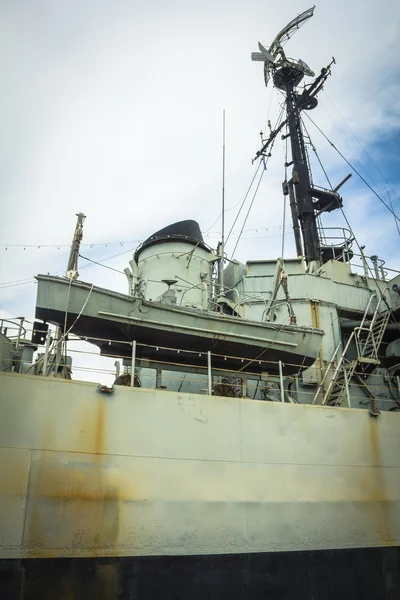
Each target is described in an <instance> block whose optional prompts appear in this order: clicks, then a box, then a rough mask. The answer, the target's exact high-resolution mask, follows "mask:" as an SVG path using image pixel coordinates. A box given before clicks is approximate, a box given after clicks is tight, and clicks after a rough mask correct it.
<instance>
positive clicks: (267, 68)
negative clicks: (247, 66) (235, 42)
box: [251, 6, 315, 85]
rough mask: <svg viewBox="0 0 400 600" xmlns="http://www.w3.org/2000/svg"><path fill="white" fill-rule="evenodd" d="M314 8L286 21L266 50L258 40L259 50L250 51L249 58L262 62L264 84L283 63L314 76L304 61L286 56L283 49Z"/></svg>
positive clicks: (266, 83)
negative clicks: (288, 21)
mask: <svg viewBox="0 0 400 600" xmlns="http://www.w3.org/2000/svg"><path fill="white" fill-rule="evenodd" d="M314 8H315V6H313V7H312V8H309V9H308V10H305V11H304V12H303V13H301V15H299V16H298V17H296V18H295V19H293V20H292V21H290V23H288V24H287V25H286V27H284V28H283V29H282V31H280V32H279V33H278V35H277V36H276V38H275V39H274V41H273V42H272V44H271V45H270V47H269V49H268V50H267V49H266V48H264V46H263V45H262V44H261V43H260V42H258V48H259V50H260V52H252V54H251V60H259V61H262V62H264V79H265V85H268V81H269V77H270V74H271V73H273V72H274V71H275V70H276V69H278V68H280V67H282V66H283V65H284V64H285V63H286V64H292V65H293V66H294V67H296V68H297V69H298V70H299V71H300V72H302V73H303V74H304V75H309V76H310V77H314V73H313V71H312V70H311V69H310V67H309V66H308V65H307V64H306V63H305V62H304V61H302V60H297V61H296V60H295V59H294V58H288V57H287V56H286V54H285V52H284V50H283V45H284V44H286V42H287V41H288V40H290V38H291V37H292V36H293V35H294V34H295V33H296V31H298V30H299V29H300V27H301V26H302V25H304V23H305V22H306V21H308V19H310V18H311V17H312V16H313V14H314Z"/></svg>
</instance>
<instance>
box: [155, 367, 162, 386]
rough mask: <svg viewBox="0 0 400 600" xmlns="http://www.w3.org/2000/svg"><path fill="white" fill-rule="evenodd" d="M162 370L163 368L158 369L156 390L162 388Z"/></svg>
mask: <svg viewBox="0 0 400 600" xmlns="http://www.w3.org/2000/svg"><path fill="white" fill-rule="evenodd" d="M161 377H162V370H161V369H156V390H160V389H161V384H162V379H161Z"/></svg>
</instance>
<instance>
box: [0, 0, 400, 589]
mask: <svg viewBox="0 0 400 600" xmlns="http://www.w3.org/2000/svg"><path fill="white" fill-rule="evenodd" d="M313 12H314V8H311V9H309V10H307V11H305V12H304V13H302V14H300V15H299V16H297V17H296V18H295V19H294V20H292V21H290V22H289V24H288V25H287V26H286V27H284V28H283V29H282V30H281V31H280V32H279V33H278V35H277V36H276V38H275V39H274V40H273V42H272V44H271V45H270V46H268V48H267V47H265V46H264V45H263V44H261V43H259V46H258V51H257V52H254V53H253V54H252V59H253V61H256V62H261V63H262V64H263V67H264V78H265V83H266V84H267V85H273V86H275V87H276V88H277V89H278V90H279V91H280V93H281V94H282V96H283V98H284V107H285V111H284V114H283V115H282V118H281V121H280V122H278V123H277V125H276V127H274V128H272V127H271V128H270V130H269V133H268V135H267V136H263V137H262V145H261V148H260V150H258V151H257V153H256V155H255V157H254V160H255V162H256V164H257V165H258V166H259V168H261V169H263V168H264V166H265V164H266V162H267V161H268V158H269V155H270V154H271V152H272V150H273V146H274V143H275V141H276V139H279V137H280V136H281V137H282V138H283V139H286V140H287V141H288V143H289V144H290V150H291V160H290V161H289V160H287V161H286V163H285V173H287V176H286V177H285V179H284V181H283V185H282V192H283V197H284V198H285V199H287V201H288V204H289V206H290V211H291V216H292V225H293V233H294V240H295V247H296V254H297V256H295V257H293V258H282V257H279V258H278V259H265V260H249V261H248V262H247V263H245V264H244V263H241V262H240V261H238V260H230V259H228V257H227V255H226V252H225V245H224V239H222V241H221V243H220V244H219V245H218V247H217V249H213V248H211V247H209V246H208V245H207V244H206V243H205V241H204V238H203V235H202V233H201V228H200V226H199V224H198V223H197V222H195V221H193V220H185V221H179V222H177V223H172V224H170V225H167V226H166V227H164V228H163V229H161V230H158V231H156V232H155V233H154V234H152V235H151V236H150V237H148V238H147V239H146V240H145V241H144V242H143V243H142V244H141V246H139V247H138V248H137V250H136V251H135V253H134V255H133V257H132V260H131V261H130V263H129V266H127V267H126V269H125V275H126V278H127V293H126V294H121V293H119V292H115V291H112V290H109V289H104V288H101V287H98V286H95V285H94V284H92V283H90V282H85V281H82V280H81V279H80V275H79V266H78V262H79V257H80V245H81V241H82V237H83V226H84V220H85V215H84V214H83V213H79V214H78V215H77V223H76V227H75V232H74V236H73V241H72V246H71V252H70V257H69V261H68V265H67V268H66V272H65V275H64V276H54V275H46V274H42V275H38V276H37V284H38V289H37V300H36V309H35V311H36V312H35V319H36V320H35V322H34V323H33V324H32V326H31V327H29V324H27V322H26V321H25V320H24V319H23V318H21V319H20V320H19V321H18V322H12V321H7V320H6V319H3V320H2V321H1V329H0V342H1V344H0V414H1V418H0V474H1V477H0V588H1V597H2V598H7V599H8V600H17V599H18V600H25V599H26V600H28V599H29V600H32V599H40V600H47V599H52V600H53V599H57V600H67V599H68V600H71V599H74V600H78V599H79V600H81V599H85V600H87V599H89V598H90V599H93V600H114V599H115V600H117V599H119V600H128V599H132V600H133V599H135V600H136V599H158V598H171V599H172V598H173V599H188V598H190V599H193V600H197V599H198V600H200V599H204V598H209V599H223V598H224V599H225V598H232V599H234V598H237V599H240V600H242V599H243V600H245V599H246V600H248V599H256V598H257V599H258V598H274V599H280V598H281V599H285V600H292V599H295V598H296V599H299V598H304V599H307V600H311V599H314V600H324V599H332V598H349V599H353V598H365V599H366V600H367V599H371V600H376V599H379V598H381V599H382V600H383V599H388V600H395V599H397V598H399V597H400V327H399V318H400V272H399V271H396V270H389V269H388V268H386V267H384V266H383V261H381V260H380V259H379V258H378V257H377V256H372V257H368V256H366V255H365V253H364V252H363V247H362V246H359V244H358V243H357V241H356V240H355V237H354V235H352V232H351V231H350V232H349V234H348V235H344V236H343V237H342V238H335V240H334V241H333V242H332V240H330V238H329V236H328V235H327V234H326V232H324V229H323V227H322V224H321V216H322V217H323V216H324V215H325V214H326V213H329V212H332V211H334V210H335V211H341V210H342V208H343V203H344V200H343V198H342V196H341V195H340V194H339V190H340V189H341V188H342V186H344V185H345V184H346V181H347V179H348V178H345V179H344V180H343V181H342V182H338V183H337V185H331V186H330V187H325V188H324V187H320V186H317V185H315V184H314V183H313V179H312V173H311V167H310V162H309V157H308V147H307V140H306V136H305V135H304V126H303V115H304V114H305V111H306V112H308V111H312V110H313V109H314V108H315V107H316V106H317V104H318V93H319V92H320V90H321V89H322V88H323V86H324V85H325V83H326V81H327V79H328V77H329V76H330V74H331V69H332V66H333V64H334V61H332V62H331V63H329V64H328V65H327V66H326V67H324V68H323V69H322V70H321V72H320V74H319V75H317V76H315V74H314V72H313V71H312V70H311V68H310V67H309V66H308V65H307V64H306V63H305V62H304V61H303V60H301V59H293V58H289V57H288V56H287V55H286V52H285V50H284V45H285V43H286V42H287V41H288V40H289V39H290V38H291V36H292V35H293V34H294V33H295V32H296V31H297V30H298V29H299V28H300V26H301V25H303V24H304V23H306V22H307V21H308V20H309V19H310V18H311V17H312V16H313ZM305 81H307V82H309V83H306V84H305V83H304V82H305ZM289 173H290V175H289ZM395 217H396V215H395ZM396 218H397V217H396ZM330 242H332V243H330ZM354 257H358V258H360V259H361V264H362V268H361V270H360V269H359V268H358V267H355V266H354ZM82 341H85V342H88V343H89V344H91V345H92V346H93V347H94V348H96V349H99V350H100V355H101V357H103V358H104V360H108V361H109V360H110V359H111V360H112V361H115V374H114V376H113V383H112V385H104V384H101V383H100V382H98V381H97V380H96V381H92V382H88V381H81V380H79V378H77V377H76V375H75V370H74V364H75V362H74V360H75V358H74V356H76V355H75V353H77V355H78V356H79V352H80V351H79V350H77V348H79V347H80V346H79V342H82ZM99 360H102V358H100V359H99ZM107 364H109V363H107Z"/></svg>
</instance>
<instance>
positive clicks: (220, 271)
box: [218, 109, 225, 295]
mask: <svg viewBox="0 0 400 600" xmlns="http://www.w3.org/2000/svg"><path fill="white" fill-rule="evenodd" d="M221 230H222V231H221V248H220V251H221V258H220V260H219V269H218V275H219V290H218V294H219V295H222V294H223V293H224V252H225V109H224V111H223V114H222V222H221Z"/></svg>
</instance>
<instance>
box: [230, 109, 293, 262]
mask: <svg viewBox="0 0 400 600" xmlns="http://www.w3.org/2000/svg"><path fill="white" fill-rule="evenodd" d="M283 112H284V108H282V109H281V111H280V113H279V116H278V118H277V120H276V123H275V129H276V128H277V127H279V125H280V123H281V121H282V117H283ZM275 139H276V138H275ZM275 139H274V140H273V141H272V144H271V148H270V150H271V151H272V148H273V147H274V143H275ZM270 155H271V152H269V155H268V156H267V157H266V158H267V159H266V160H265V156H264V157H262V158H261V157H260V160H259V163H258V167H257V170H256V172H255V174H254V177H253V179H252V182H251V184H250V186H249V189H248V190H247V193H246V196H245V197H244V198H243V202H242V205H241V207H240V209H239V210H238V214H237V215H236V218H235V220H234V222H233V225H232V227H231V229H230V231H229V234H228V237H227V239H226V243H227V242H228V239H229V237H230V235H231V233H232V230H233V228H234V226H235V225H236V221H237V220H238V218H239V215H240V213H241V211H242V209H243V207H244V203H245V201H246V199H247V196H248V194H249V192H250V189H251V187H252V185H253V182H254V179H255V178H256V175H257V173H258V171H259V169H260V167H261V164H263V165H264V169H263V171H262V173H261V176H260V179H259V180H258V183H257V187H256V191H255V193H254V195H253V199H252V201H251V203H250V207H249V209H248V211H247V214H246V217H245V220H244V222H243V225H242V229H241V230H240V233H239V236H238V239H237V241H236V245H235V248H234V249H233V252H232V256H231V260H232V259H233V256H234V254H235V251H236V248H237V245H238V243H239V241H240V238H241V235H242V232H243V229H244V227H245V225H246V222H247V218H248V216H249V214H250V210H251V208H252V206H253V203H254V200H255V197H256V195H257V192H258V188H259V187H260V183H261V180H262V178H263V175H264V172H265V171H266V170H267V162H268V159H269V157H270Z"/></svg>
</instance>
